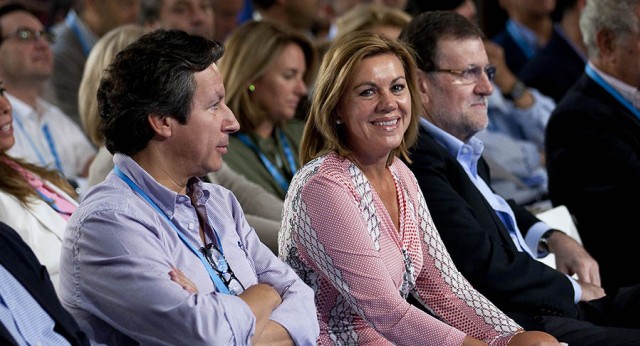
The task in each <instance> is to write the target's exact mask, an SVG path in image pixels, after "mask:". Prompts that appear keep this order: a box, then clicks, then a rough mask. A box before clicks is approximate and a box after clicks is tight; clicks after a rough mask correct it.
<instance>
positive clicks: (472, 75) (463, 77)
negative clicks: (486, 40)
mask: <svg viewBox="0 0 640 346" xmlns="http://www.w3.org/2000/svg"><path fill="white" fill-rule="evenodd" d="M431 72H434V73H435V72H444V73H449V74H451V75H454V76H456V83H457V84H474V83H478V81H479V80H480V78H482V72H484V73H485V74H486V75H487V78H488V79H489V80H490V81H492V80H493V78H494V77H495V76H496V67H495V66H491V65H489V66H485V67H480V66H470V67H467V68H466V69H464V70H449V69H442V68H438V69H434V70H433V71H431Z"/></svg>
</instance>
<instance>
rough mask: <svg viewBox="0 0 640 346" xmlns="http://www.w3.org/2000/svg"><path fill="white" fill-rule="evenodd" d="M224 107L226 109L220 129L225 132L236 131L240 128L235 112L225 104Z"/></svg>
mask: <svg viewBox="0 0 640 346" xmlns="http://www.w3.org/2000/svg"><path fill="white" fill-rule="evenodd" d="M225 107H226V110H227V115H226V116H225V118H224V120H222V131H224V132H227V133H234V132H238V130H240V123H239V122H238V120H237V119H236V116H235V114H233V111H231V109H230V108H229V107H227V105H225Z"/></svg>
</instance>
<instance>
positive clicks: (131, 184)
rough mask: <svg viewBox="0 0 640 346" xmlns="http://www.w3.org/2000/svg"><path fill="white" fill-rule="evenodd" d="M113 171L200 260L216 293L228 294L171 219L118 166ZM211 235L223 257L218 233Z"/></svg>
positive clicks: (206, 262)
mask: <svg viewBox="0 0 640 346" xmlns="http://www.w3.org/2000/svg"><path fill="white" fill-rule="evenodd" d="M113 171H114V172H115V173H116V175H117V176H118V177H120V179H122V180H123V181H124V182H125V183H127V185H129V187H131V189H133V190H134V191H135V192H137V193H138V194H139V195H140V196H141V197H142V198H144V200H145V201H147V203H149V204H150V205H151V206H152V207H153V208H154V209H155V210H156V211H157V212H158V214H160V215H161V216H162V217H164V218H165V220H167V221H169V224H170V225H171V227H173V229H174V230H175V231H176V233H178V236H179V237H180V240H182V242H183V243H185V244H186V245H187V247H189V249H190V250H191V252H193V253H194V254H195V255H196V256H198V258H199V259H200V262H202V264H204V267H205V268H206V269H207V272H208V273H209V277H211V280H212V281H213V284H214V285H215V286H216V289H217V290H218V292H220V293H224V294H230V292H229V289H228V288H227V286H225V284H224V283H223V282H222V279H221V278H220V276H219V275H218V273H216V272H215V271H214V270H213V267H212V266H211V264H209V262H208V261H207V259H206V258H204V255H203V254H202V253H200V251H198V250H197V249H196V248H195V247H194V246H193V244H191V242H190V241H189V239H187V237H186V236H185V235H184V234H182V232H180V230H179V229H178V227H177V226H176V225H175V224H174V223H173V221H171V219H169V216H167V214H165V213H164V212H163V211H162V209H160V207H159V206H158V205H157V204H156V203H155V202H154V201H153V200H152V199H151V198H149V196H148V195H147V194H146V193H145V192H144V191H142V189H141V188H140V187H139V186H138V185H136V183H134V182H133V180H131V179H130V178H129V177H128V176H127V175H126V174H124V173H123V172H122V171H121V170H120V168H118V166H114V167H113ZM212 228H213V227H212ZM213 234H214V235H215V236H216V242H217V243H218V244H217V245H218V250H219V251H220V253H221V254H223V256H224V252H223V251H222V242H221V241H220V237H219V236H218V233H216V230H215V229H214V230H213Z"/></svg>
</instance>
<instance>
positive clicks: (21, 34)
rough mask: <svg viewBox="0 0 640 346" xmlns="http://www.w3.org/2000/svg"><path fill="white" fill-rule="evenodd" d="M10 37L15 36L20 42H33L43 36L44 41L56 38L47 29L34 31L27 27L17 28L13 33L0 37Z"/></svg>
mask: <svg viewBox="0 0 640 346" xmlns="http://www.w3.org/2000/svg"><path fill="white" fill-rule="evenodd" d="M10 38H15V39H17V40H18V41H20V42H35V41H37V40H38V39H39V38H43V39H44V40H45V41H47V42H49V43H53V42H55V40H56V35H55V34H54V33H52V32H50V31H47V30H40V31H34V30H32V29H29V28H19V29H18V30H16V32H14V33H13V35H9V36H4V37H3V38H2V39H3V40H7V39H10Z"/></svg>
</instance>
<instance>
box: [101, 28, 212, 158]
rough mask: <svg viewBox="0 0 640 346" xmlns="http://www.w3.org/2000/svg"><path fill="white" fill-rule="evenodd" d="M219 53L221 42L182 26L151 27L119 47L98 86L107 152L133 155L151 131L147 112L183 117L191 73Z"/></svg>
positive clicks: (192, 83)
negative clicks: (173, 28) (196, 34)
mask: <svg viewBox="0 0 640 346" xmlns="http://www.w3.org/2000/svg"><path fill="white" fill-rule="evenodd" d="M223 54H224V46H223V45H222V43H220V42H217V41H213V40H209V39H206V38H203V37H201V36H195V35H189V34H187V33H186V32H184V31H181V30H164V29H160V30H156V31H153V32H151V33H148V34H146V35H144V36H142V37H141V38H140V39H138V40H137V41H135V42H133V43H132V44H131V45H129V46H128V47H127V48H126V49H124V50H123V51H121V52H120V53H118V55H117V56H116V58H115V59H114V61H113V62H112V63H111V64H110V65H109V67H108V68H107V69H106V70H105V73H104V76H103V78H102V80H101V81H100V87H99V88H98V111H99V113H100V117H101V119H102V121H101V131H102V134H103V135H104V138H105V145H106V147H107V149H108V150H109V152H111V153H112V154H114V153H123V154H126V155H133V154H135V153H137V152H139V151H140V150H142V149H144V148H145V147H146V146H147V143H148V142H149V140H150V139H151V138H152V136H153V134H154V133H153V130H152V129H151V127H150V125H149V122H148V121H147V118H148V117H149V116H157V117H172V118H175V119H177V120H178V121H179V122H180V123H181V124H184V123H186V122H187V117H188V114H189V113H190V111H191V109H190V107H191V101H192V99H193V95H194V92H195V87H196V86H195V80H194V74H195V73H196V72H200V71H203V70H204V69H206V68H207V67H209V66H211V64H213V63H215V62H216V61H217V60H218V59H219V58H220V57H221V56H222V55H223Z"/></svg>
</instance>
